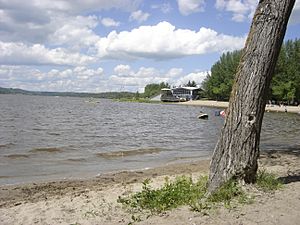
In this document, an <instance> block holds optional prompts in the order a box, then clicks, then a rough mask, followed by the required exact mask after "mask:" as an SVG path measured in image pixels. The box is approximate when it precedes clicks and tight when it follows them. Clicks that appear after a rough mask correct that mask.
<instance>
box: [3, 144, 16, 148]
mask: <svg viewBox="0 0 300 225" xmlns="http://www.w3.org/2000/svg"><path fill="white" fill-rule="evenodd" d="M13 145H14V144H13V143H7V144H0V148H7V147H10V146H13Z"/></svg>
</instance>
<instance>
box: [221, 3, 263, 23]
mask: <svg viewBox="0 0 300 225" xmlns="http://www.w3.org/2000/svg"><path fill="white" fill-rule="evenodd" d="M257 3H258V1H257V0H216V3H215V7H216V9H218V10H219V11H227V12H230V13H232V14H233V15H232V20H233V21H235V22H243V21H245V20H247V19H248V20H251V19H252V17H253V15H254V12H255V9H256V6H257Z"/></svg>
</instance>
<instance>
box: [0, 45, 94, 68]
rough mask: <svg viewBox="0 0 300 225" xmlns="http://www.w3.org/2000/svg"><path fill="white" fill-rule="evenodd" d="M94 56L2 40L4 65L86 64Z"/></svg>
mask: <svg viewBox="0 0 300 225" xmlns="http://www.w3.org/2000/svg"><path fill="white" fill-rule="evenodd" d="M94 60H95V59H94V58H93V57H91V56H87V55H82V54H80V53H78V52H70V51H68V50H66V49H63V48H55V49H48V48H46V47H45V46H44V45H40V44H34V45H30V46H28V45H25V44H23V43H9V42H8V43H7V42H2V41H0V64H2V65H73V66H74V65H86V64H89V63H92V62H94Z"/></svg>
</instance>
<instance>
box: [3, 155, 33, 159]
mask: <svg viewBox="0 0 300 225" xmlns="http://www.w3.org/2000/svg"><path fill="white" fill-rule="evenodd" d="M4 157H6V158H9V159H24V158H29V155H25V154H10V155H5V156H4Z"/></svg>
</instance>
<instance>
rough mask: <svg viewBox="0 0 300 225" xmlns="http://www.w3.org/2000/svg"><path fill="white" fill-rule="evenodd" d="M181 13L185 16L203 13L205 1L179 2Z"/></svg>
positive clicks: (178, 0) (183, 0) (182, 0)
mask: <svg viewBox="0 0 300 225" xmlns="http://www.w3.org/2000/svg"><path fill="white" fill-rule="evenodd" d="M177 3H178V8H179V12H180V13H181V14H182V15H184V16H187V15H190V14H192V13H197V12H203V11H204V6H205V0H177Z"/></svg>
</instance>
